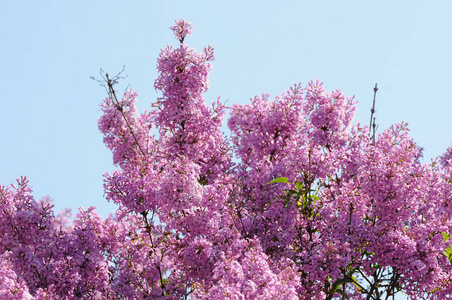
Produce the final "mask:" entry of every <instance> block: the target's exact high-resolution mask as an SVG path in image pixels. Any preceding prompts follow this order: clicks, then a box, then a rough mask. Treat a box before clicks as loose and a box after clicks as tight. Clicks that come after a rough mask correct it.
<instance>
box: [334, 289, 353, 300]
mask: <svg viewBox="0 0 452 300" xmlns="http://www.w3.org/2000/svg"><path fill="white" fill-rule="evenodd" d="M336 293H339V294H341V295H342V296H343V297H345V298H346V299H350V298H349V297H348V295H347V294H346V293H345V292H344V291H343V290H337V291H336Z"/></svg>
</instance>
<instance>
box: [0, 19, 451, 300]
mask: <svg viewBox="0 0 452 300" xmlns="http://www.w3.org/2000/svg"><path fill="white" fill-rule="evenodd" d="M171 29H172V30H173V32H174V34H175V36H176V39H177V40H179V42H180V45H179V47H176V48H173V47H171V46H168V47H166V48H164V49H162V50H161V53H160V56H159V58H158V60H157V68H158V71H159V76H158V78H157V79H156V80H155V83H154V86H155V88H156V90H157V91H159V92H160V93H161V97H160V98H158V100H157V101H156V102H155V103H154V104H153V106H152V107H151V110H150V111H145V112H143V113H141V114H139V113H138V112H137V110H136V107H135V103H136V101H137V97H138V93H137V92H135V91H132V90H128V91H127V92H126V93H125V94H124V95H123V97H122V98H121V99H119V100H117V99H115V97H113V95H110V96H109V97H108V98H107V99H105V101H104V102H103V103H102V104H101V109H102V112H103V115H102V116H101V117H100V119H99V129H100V131H101V132H102V133H103V135H104V143H105V145H106V146H107V147H108V148H109V149H110V150H111V151H112V153H113V162H114V163H115V165H116V166H117V167H118V170H116V171H114V172H111V173H106V174H105V180H104V188H105V195H106V198H107V200H108V201H112V202H114V203H115V204H117V205H118V209H117V211H116V213H115V214H114V215H111V216H109V217H108V218H107V219H105V220H104V219H102V218H101V217H100V216H99V215H98V214H97V213H96V212H95V210H94V208H88V209H87V210H84V209H79V212H78V213H77V215H76V216H75V219H74V221H73V222H72V223H70V222H69V218H70V214H69V212H68V211H66V212H63V213H60V214H59V215H57V216H54V214H53V210H52V208H53V206H52V204H51V201H50V200H49V199H47V198H45V199H42V200H39V201H36V200H34V198H33V197H32V194H31V188H30V186H29V184H28V181H27V179H26V178H21V179H20V180H18V182H17V184H16V185H13V186H11V187H1V189H0V232H1V241H0V298H1V299H344V298H347V299H382V298H388V297H389V296H390V295H394V294H396V293H398V292H402V291H403V292H404V293H406V294H408V295H409V296H410V297H411V299H424V298H425V297H428V299H445V298H448V297H450V296H451V295H452V264H451V262H452V247H451V244H450V240H449V238H450V235H451V234H452V217H451V216H452V172H451V171H452V168H451V163H450V162H451V153H452V152H451V151H450V149H448V151H447V152H446V153H445V154H444V155H443V156H442V157H441V158H440V159H439V161H440V163H439V164H438V163H436V161H435V162H434V163H432V164H423V163H421V162H420V157H421V155H422V149H421V148H420V147H419V146H418V145H416V143H414V141H413V140H412V139H411V138H410V137H409V135H408V127H407V124H405V123H401V124H395V125H393V126H392V127H391V128H389V129H387V130H386V131H384V132H383V133H381V134H380V135H379V136H378V137H376V139H375V141H374V142H373V141H370V140H369V128H367V127H362V126H361V125H360V124H357V125H352V124H351V121H352V118H353V113H354V111H355V107H356V103H355V101H354V99H353V98H349V97H347V96H345V95H344V94H343V93H342V92H341V91H334V92H327V91H325V89H324V87H323V86H322V83H321V82H319V81H317V82H310V83H308V85H307V86H306V87H303V86H302V85H301V84H296V85H294V86H293V87H291V88H290V89H289V90H288V91H286V92H284V93H282V94H281V95H280V96H278V97H275V99H274V100H270V96H269V95H266V94H264V95H262V96H256V97H254V98H252V99H251V101H250V103H249V104H246V105H238V104H235V105H234V106H233V107H232V109H230V113H231V116H230V119H229V121H228V126H229V128H230V129H231V132H232V134H231V136H230V137H229V138H227V137H225V136H223V134H222V133H221V124H222V122H223V117H224V115H225V113H226V111H227V110H228V109H229V108H227V107H225V106H224V105H223V104H222V103H221V102H220V100H219V99H218V100H217V101H215V102H213V103H212V104H211V105H207V104H206V103H205V101H204V98H203V94H204V93H205V92H206V91H207V90H208V88H209V80H208V79H209V72H210V70H211V69H212V66H211V61H213V60H214V58H215V57H214V50H213V48H212V47H210V46H209V47H206V48H205V49H204V51H203V52H202V53H200V52H197V51H196V50H194V49H191V48H189V46H188V45H186V44H185V43H184V39H185V38H186V36H187V35H188V34H191V33H192V25H191V24H190V23H188V22H186V21H184V20H180V21H178V22H176V25H175V26H173V27H171ZM153 133H156V134H155V135H154V134H153ZM233 157H236V159H233ZM237 161H238V162H237Z"/></svg>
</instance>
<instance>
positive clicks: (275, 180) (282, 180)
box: [268, 177, 289, 184]
mask: <svg viewBox="0 0 452 300" xmlns="http://www.w3.org/2000/svg"><path fill="white" fill-rule="evenodd" d="M276 182H283V183H289V178H287V177H278V178H276V179H273V180H272V181H270V182H269V183H268V184H270V183H276Z"/></svg>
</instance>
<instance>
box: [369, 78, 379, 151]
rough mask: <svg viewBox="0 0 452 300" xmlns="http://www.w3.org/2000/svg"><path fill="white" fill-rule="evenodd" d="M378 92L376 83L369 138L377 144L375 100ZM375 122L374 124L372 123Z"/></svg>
mask: <svg viewBox="0 0 452 300" xmlns="http://www.w3.org/2000/svg"><path fill="white" fill-rule="evenodd" d="M377 91H378V87H377V84H376V83H375V87H374V101H373V104H372V108H371V109H370V112H371V114H370V123H369V138H370V139H371V140H372V143H374V144H375V131H376V124H375V118H374V113H375V99H376V97H377ZM372 121H373V123H372ZM371 128H372V135H371Z"/></svg>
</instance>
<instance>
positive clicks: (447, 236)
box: [441, 232, 450, 241]
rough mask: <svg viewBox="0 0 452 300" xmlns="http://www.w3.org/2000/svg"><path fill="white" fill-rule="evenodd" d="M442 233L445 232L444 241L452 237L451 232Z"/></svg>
mask: <svg viewBox="0 0 452 300" xmlns="http://www.w3.org/2000/svg"><path fill="white" fill-rule="evenodd" d="M441 233H442V234H443V238H444V241H447V240H448V239H450V235H449V234H447V233H446V232H441Z"/></svg>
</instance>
